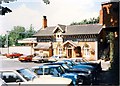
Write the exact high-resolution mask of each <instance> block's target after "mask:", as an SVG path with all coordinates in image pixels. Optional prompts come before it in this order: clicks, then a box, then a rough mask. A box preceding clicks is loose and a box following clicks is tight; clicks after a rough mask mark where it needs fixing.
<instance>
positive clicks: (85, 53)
mask: <svg viewBox="0 0 120 86" xmlns="http://www.w3.org/2000/svg"><path fill="white" fill-rule="evenodd" d="M90 54H91V53H90V45H88V44H84V46H83V57H87V58H89V57H90Z"/></svg>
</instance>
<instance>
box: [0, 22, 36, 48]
mask: <svg viewBox="0 0 120 86" xmlns="http://www.w3.org/2000/svg"><path fill="white" fill-rule="evenodd" d="M34 33H36V31H35V30H34V28H33V26H32V24H31V25H30V27H29V28H28V30H26V29H25V27H22V26H14V27H13V29H12V30H11V31H9V32H8V33H7V34H6V35H5V36H1V35H0V41H1V42H0V47H4V45H5V44H6V41H7V36H8V43H9V46H13V45H15V46H16V45H17V46H19V45H23V44H19V43H18V42H17V41H18V40H20V39H24V38H29V37H32V35H33V34H34Z"/></svg>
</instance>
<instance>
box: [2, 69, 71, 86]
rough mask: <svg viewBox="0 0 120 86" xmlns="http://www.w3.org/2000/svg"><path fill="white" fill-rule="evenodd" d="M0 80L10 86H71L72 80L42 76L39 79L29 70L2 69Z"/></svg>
mask: <svg viewBox="0 0 120 86" xmlns="http://www.w3.org/2000/svg"><path fill="white" fill-rule="evenodd" d="M0 78H1V79H2V80H4V81H5V82H6V84H7V85H8V86H12V85H13V84H16V85H19V86H24V85H25V84H48V85H49V84H62V85H65V86H67V85H69V84H70V83H71V82H72V80H71V79H68V78H62V77H52V76H47V75H41V76H40V77H38V76H37V75H36V74H35V73H33V72H32V71H30V70H29V69H27V68H22V69H12V70H8V69H0Z"/></svg>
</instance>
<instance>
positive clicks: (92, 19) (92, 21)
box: [70, 17, 99, 25]
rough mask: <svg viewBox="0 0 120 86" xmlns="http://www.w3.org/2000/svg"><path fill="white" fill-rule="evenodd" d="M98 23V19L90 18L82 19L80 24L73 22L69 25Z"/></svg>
mask: <svg viewBox="0 0 120 86" xmlns="http://www.w3.org/2000/svg"><path fill="white" fill-rule="evenodd" d="M96 23H99V17H97V18H94V17H93V18H90V19H88V20H87V19H84V20H82V21H81V22H73V23H71V24H70V25H82V24H96Z"/></svg>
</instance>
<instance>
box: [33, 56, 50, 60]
mask: <svg viewBox="0 0 120 86" xmlns="http://www.w3.org/2000/svg"><path fill="white" fill-rule="evenodd" d="M32 61H33V62H48V56H39V55H37V56H35V57H33V58H32Z"/></svg>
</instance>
